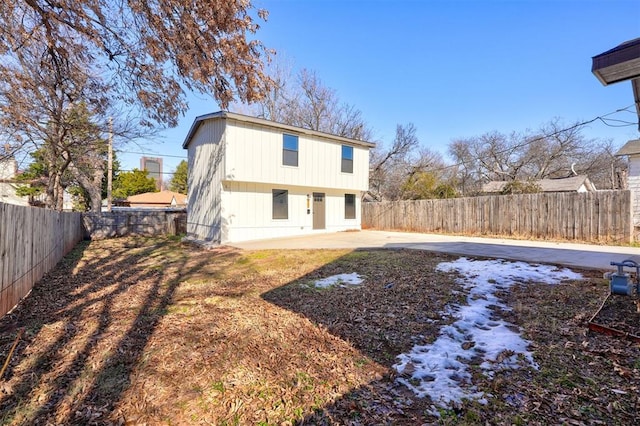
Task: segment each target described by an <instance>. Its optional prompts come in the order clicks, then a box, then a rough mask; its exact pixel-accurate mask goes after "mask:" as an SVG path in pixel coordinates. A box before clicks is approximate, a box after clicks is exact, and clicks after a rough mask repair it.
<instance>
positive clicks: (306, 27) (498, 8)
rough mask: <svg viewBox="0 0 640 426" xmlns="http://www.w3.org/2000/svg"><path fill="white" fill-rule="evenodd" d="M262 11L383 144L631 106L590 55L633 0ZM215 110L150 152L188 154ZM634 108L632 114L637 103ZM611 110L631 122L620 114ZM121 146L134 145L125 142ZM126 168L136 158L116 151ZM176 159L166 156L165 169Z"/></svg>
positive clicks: (203, 108)
mask: <svg viewBox="0 0 640 426" xmlns="http://www.w3.org/2000/svg"><path fill="white" fill-rule="evenodd" d="M254 4H255V6H256V7H259V8H264V9H267V10H268V11H269V19H268V21H267V22H266V23H263V24H262V28H261V29H260V30H259V32H258V34H257V38H258V39H260V40H262V41H263V42H264V44H265V45H266V46H267V47H269V48H273V49H276V50H277V51H278V55H279V56H284V57H286V58H287V59H288V60H290V61H293V62H294V64H295V67H296V68H308V69H311V70H314V71H316V73H317V75H318V76H319V77H320V78H321V79H322V81H323V83H324V84H325V85H326V86H328V87H331V88H333V89H335V90H336V91H337V93H338V95H339V97H340V98H341V100H343V101H344V102H347V103H349V104H352V105H355V106H356V107H357V108H358V109H360V110H361V111H362V113H363V116H364V118H365V119H366V120H367V122H368V123H370V125H371V127H372V128H373V129H374V133H375V138H376V139H377V141H379V142H381V143H382V144H389V143H390V141H391V140H392V139H393V137H394V134H395V128H396V125H397V124H405V123H409V122H411V123H413V124H415V126H416V127H417V129H418V136H419V138H420V141H421V143H422V144H423V145H424V146H426V147H429V148H430V149H432V150H434V151H438V152H441V153H442V154H446V151H447V144H448V143H449V142H450V141H451V140H453V139H456V138H462V137H471V136H477V135H481V134H483V133H485V132H488V131H493V130H497V131H500V132H505V133H506V132H511V131H524V130H526V129H535V128H538V127H539V126H540V125H541V124H543V123H545V122H547V121H549V120H550V119H552V118H554V117H559V118H562V119H563V120H565V121H566V122H567V123H571V122H575V121H578V120H579V121H582V120H589V119H591V118H594V117H596V116H599V115H604V114H607V113H610V112H612V111H615V110H617V109H619V108H624V107H627V106H629V105H632V104H633V92H632V89H631V83H630V82H623V83H618V84H615V85H612V86H607V87H605V86H602V85H601V84H600V82H599V81H598V80H597V79H596V77H595V76H594V75H593V74H592V73H591V57H592V56H594V55H597V54H599V53H602V52H604V51H606V50H609V49H610V48H612V47H614V46H616V45H618V44H620V43H622V42H624V41H626V40H630V39H633V38H636V37H640V1H638V0H633V1H631V0H582V1H580V0H565V1H563V0H557V1H552V0H547V1H542V0H502V1H499V0H487V1H480V0H478V1H471V0H467V1H461V0H458V1H456V0H451V1H427V0H424V1H419V0H414V1H402V0H399V1H392V0H378V1H373V0H342V1H334V0H315V1H313V0H254ZM217 110H219V108H218V106H217V104H216V103H215V101H213V100H212V99H210V98H207V97H206V96H203V95H198V96H191V97H190V109H189V111H188V112H187V113H186V115H185V117H183V118H182V119H181V120H180V124H179V126H178V127H177V128H175V129H170V130H167V131H164V132H163V135H164V141H163V142H162V143H160V144H148V145H147V146H146V147H145V149H146V150H147V151H149V152H150V153H157V154H168V155H176V156H186V151H183V150H182V149H181V144H182V141H183V140H184V137H185V135H186V133H187V131H188V129H189V127H190V125H191V123H192V122H193V119H194V118H195V117H196V116H198V115H202V114H206V113H209V112H214V111H217ZM631 111H634V110H633V108H632V109H631ZM610 118H615V119H620V120H626V121H634V120H635V121H637V116H636V115H635V114H632V113H629V112H620V113H618V114H615V115H612V116H610ZM583 134H584V135H585V136H587V137H594V138H595V137H597V138H612V139H613V140H614V142H615V143H616V144H618V145H622V144H624V143H625V142H626V141H627V140H628V139H634V138H638V137H640V134H639V133H638V130H637V126H627V127H622V128H613V127H607V126H605V125H604V124H602V123H593V124H591V125H590V126H589V127H587V128H585V129H584V131H583ZM127 150H131V151H138V150H139V149H138V148H134V147H129V148H128V149H127ZM120 157H121V160H122V162H123V168H132V167H138V166H139V157H140V156H139V155H131V154H127V155H125V154H121V155H120ZM179 161H180V159H179V158H170V157H166V158H165V159H164V164H165V171H168V172H169V171H173V169H174V168H175V165H176V164H177V163H178V162H179Z"/></svg>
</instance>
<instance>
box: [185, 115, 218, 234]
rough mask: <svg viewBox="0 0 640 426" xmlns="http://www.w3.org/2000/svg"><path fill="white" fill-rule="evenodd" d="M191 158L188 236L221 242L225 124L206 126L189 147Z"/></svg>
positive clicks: (205, 124) (188, 177)
mask: <svg viewBox="0 0 640 426" xmlns="http://www.w3.org/2000/svg"><path fill="white" fill-rule="evenodd" d="M188 155H189V159H188V164H189V171H188V175H187V181H188V187H189V193H188V203H187V205H188V209H187V235H188V236H191V237H194V238H197V239H199V240H203V241H220V239H221V235H220V228H221V223H220V219H221V208H222V203H221V191H222V180H223V175H224V169H225V167H224V163H225V161H224V121H222V120H208V121H205V122H203V123H202V124H201V125H200V128H199V129H198V130H197V132H196V133H195V135H194V136H193V138H192V140H191V143H190V144H189V151H188Z"/></svg>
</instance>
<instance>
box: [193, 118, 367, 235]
mask: <svg viewBox="0 0 640 426" xmlns="http://www.w3.org/2000/svg"><path fill="white" fill-rule="evenodd" d="M374 146H375V145H374V144H372V143H369V142H364V141H359V140H354V139H348V138H344V137H340V136H335V135H330V134H326V133H322V132H317V131H313V130H307V129H302V128H298V127H293V126H288V125H284V124H279V123H275V122H272V121H268V120H263V119H259V118H254V117H249V116H245V115H241V114H235V113H229V112H223V111H220V112H216V113H213V114H208V115H203V116H200V117H197V118H196V119H195V121H194V122H193V124H192V126H191V129H190V130H189V133H188V134H187V137H186V138H185V141H184V143H183V145H182V147H183V148H185V149H187V150H188V152H189V161H188V163H189V174H188V187H189V198H188V208H187V236H188V237H189V238H193V239H196V240H200V241H205V242H217V243H226V242H233V241H245V240H253V239H262V238H274V237H280V236H290V235H299V234H310V233H314V232H327V231H344V230H352V229H354V230H355V229H360V211H361V206H360V203H361V198H362V194H363V193H364V192H365V191H366V190H367V189H368V186H369V150H370V149H371V148H372V147H374Z"/></svg>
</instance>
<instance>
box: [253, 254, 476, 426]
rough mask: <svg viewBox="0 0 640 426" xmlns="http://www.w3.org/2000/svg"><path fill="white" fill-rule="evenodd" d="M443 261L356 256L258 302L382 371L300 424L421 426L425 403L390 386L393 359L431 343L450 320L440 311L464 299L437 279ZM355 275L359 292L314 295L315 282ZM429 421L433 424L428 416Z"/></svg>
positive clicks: (342, 288)
mask: <svg viewBox="0 0 640 426" xmlns="http://www.w3.org/2000/svg"><path fill="white" fill-rule="evenodd" d="M448 260H451V257H449V256H447V255H442V254H437V253H430V252H425V251H416V250H359V251H355V252H353V253H350V254H347V255H346V256H344V257H342V258H340V259H337V260H336V261H334V262H331V263H329V264H327V265H324V266H322V267H321V268H319V269H317V270H314V271H312V272H311V273H309V274H306V275H305V276H303V277H301V278H300V279H298V280H296V281H294V282H292V283H289V284H287V285H285V286H282V287H279V288H276V289H274V290H271V291H269V292H266V293H264V294H263V295H262V297H263V298H264V300H266V301H268V302H270V303H273V304H275V305H277V306H279V307H282V308H284V309H287V310H289V311H293V312H296V313H298V314H301V315H303V316H304V317H306V318H308V319H309V320H311V321H312V322H313V323H315V324H318V325H320V326H321V327H323V328H326V329H327V331H329V332H330V333H331V334H333V335H335V336H338V337H339V338H340V339H342V340H344V341H346V342H349V343H350V344H351V345H353V346H354V347H355V348H356V349H358V350H359V351H360V352H362V354H364V355H365V356H366V357H367V358H369V359H370V360H373V361H375V362H376V363H378V364H381V365H383V366H384V367H386V371H387V373H386V374H385V375H384V376H383V377H382V378H381V379H380V380H375V381H372V382H370V383H368V384H366V385H363V386H360V387H358V388H356V389H353V390H351V391H350V392H348V393H347V394H346V395H344V396H342V397H341V398H339V399H338V400H336V401H335V402H334V403H333V404H330V405H327V406H324V407H322V409H318V410H316V412H315V413H314V414H313V415H311V416H308V417H306V418H305V419H304V420H301V421H300V423H301V424H336V423H350V422H351V423H354V424H360V423H361V422H364V423H362V424H374V423H375V424H421V423H423V421H424V420H423V417H424V416H425V411H426V410H427V408H428V407H429V404H430V401H428V399H427V400H424V399H419V398H416V397H415V395H413V394H412V393H411V392H410V391H409V390H408V389H407V388H405V387H404V386H402V385H400V384H398V383H397V382H395V378H396V377H397V373H396V371H395V369H394V368H393V365H394V364H395V363H396V362H397V359H396V357H397V356H398V355H399V354H401V353H403V352H407V351H408V350H410V349H411V347H413V346H414V345H416V344H426V343H427V342H431V341H433V340H434V339H435V337H436V336H437V335H438V332H439V330H440V328H441V327H442V325H443V324H445V323H447V322H448V321H450V319H447V318H443V315H442V312H443V311H445V309H446V306H447V305H449V304H452V303H460V302H461V301H462V300H461V297H463V295H462V294H461V293H460V291H459V290H460V288H459V286H458V284H456V283H455V282H453V280H451V276H450V275H448V274H443V273H440V272H436V270H435V269H436V268H435V267H436V265H437V264H438V263H440V262H442V261H448ZM353 272H356V273H358V274H359V275H361V276H362V277H363V278H364V280H365V281H364V284H363V285H354V286H351V285H338V286H334V287H332V288H329V289H318V288H314V286H313V283H314V281H315V280H318V279H323V278H326V277H329V276H334V275H339V274H350V273H353ZM431 418H433V417H431Z"/></svg>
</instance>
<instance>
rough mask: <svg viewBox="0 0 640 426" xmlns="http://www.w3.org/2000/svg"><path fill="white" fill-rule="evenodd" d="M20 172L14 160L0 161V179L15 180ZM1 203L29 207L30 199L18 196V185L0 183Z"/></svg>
mask: <svg viewBox="0 0 640 426" xmlns="http://www.w3.org/2000/svg"><path fill="white" fill-rule="evenodd" d="M17 170H18V162H17V161H16V160H14V159H6V160H0V179H7V180H9V179H14V178H15V177H16V172H17ZM0 203H7V204H14V205H18V206H28V205H29V199H28V197H19V196H18V195H16V184H14V183H9V182H0Z"/></svg>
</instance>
